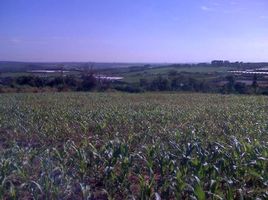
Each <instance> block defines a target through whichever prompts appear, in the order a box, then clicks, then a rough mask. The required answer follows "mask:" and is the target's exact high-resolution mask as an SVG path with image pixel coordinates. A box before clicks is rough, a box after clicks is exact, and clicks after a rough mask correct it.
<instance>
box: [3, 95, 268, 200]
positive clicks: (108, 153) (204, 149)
mask: <svg viewBox="0 0 268 200" xmlns="http://www.w3.org/2000/svg"><path fill="white" fill-rule="evenodd" d="M267 121H268V98H267V97H265V96H253V95H252V96H246V95H245V96H243V95H220V94H197V93H143V94H126V93H82V92H76V93H49V94H47V93H40V94H27V93H24V94H1V96H0V155H1V157H0V199H18V198H20V199H29V198H30V199H31V198H34V199H133V198H134V199H160V198H161V199H200V200H203V199H243V198H244V199H256V198H259V199H267V198H268V134H267V133H268V124H267Z"/></svg>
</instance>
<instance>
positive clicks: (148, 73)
mask: <svg viewBox="0 0 268 200" xmlns="http://www.w3.org/2000/svg"><path fill="white" fill-rule="evenodd" d="M229 70H230V67H205V66H204V67H203V66H200V67H196V66H195V67H166V66H165V67H155V68H145V69H141V70H139V71H134V72H132V71H129V70H127V69H124V71H123V70H121V71H118V72H117V73H116V75H117V76H122V77H124V81H126V82H128V83H137V82H139V80H140V79H141V78H146V79H149V80H152V79H154V78H156V77H157V76H158V75H162V76H164V77H167V76H168V73H169V72H170V71H177V72H178V73H182V72H184V73H200V74H199V75H198V74H194V77H197V78H198V77H199V76H201V79H208V78H210V77H211V75H208V74H207V73H221V74H226V73H227V71H229ZM214 76H215V75H214ZM212 78H213V77H212Z"/></svg>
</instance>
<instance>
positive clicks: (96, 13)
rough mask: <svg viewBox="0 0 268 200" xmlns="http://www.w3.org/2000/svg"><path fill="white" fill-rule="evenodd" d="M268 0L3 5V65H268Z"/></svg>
mask: <svg viewBox="0 0 268 200" xmlns="http://www.w3.org/2000/svg"><path fill="white" fill-rule="evenodd" d="M267 10H268V1H267V0H0V60H5V61H7V60H8V61H34V62H36V61H38V62H52V61H53V62H54V61H82V62H88V61H91V62H92V61H94V62H156V63H157V62H159V63H175V62H176V63H178V62H209V61H211V60H213V59H223V60H230V61H244V62H260V61H268V11H267Z"/></svg>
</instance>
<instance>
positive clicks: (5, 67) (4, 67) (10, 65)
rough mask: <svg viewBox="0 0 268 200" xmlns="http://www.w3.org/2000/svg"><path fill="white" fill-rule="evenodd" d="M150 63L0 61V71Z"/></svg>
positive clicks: (99, 67) (70, 68)
mask: <svg viewBox="0 0 268 200" xmlns="http://www.w3.org/2000/svg"><path fill="white" fill-rule="evenodd" d="M145 65H148V63H91V62H54V63H53V62H47V63H39V62H14V61H0V72H2V73H3V72H25V71H29V70H44V69H61V68H62V67H63V68H64V69H66V70H83V69H84V68H85V67H91V66H92V67H93V68H94V69H109V68H127V67H131V66H145ZM149 65H152V66H163V65H165V64H149Z"/></svg>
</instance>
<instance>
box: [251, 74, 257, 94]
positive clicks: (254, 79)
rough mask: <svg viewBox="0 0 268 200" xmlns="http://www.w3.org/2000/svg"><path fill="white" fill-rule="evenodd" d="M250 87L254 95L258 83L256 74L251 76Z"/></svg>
mask: <svg viewBox="0 0 268 200" xmlns="http://www.w3.org/2000/svg"><path fill="white" fill-rule="evenodd" d="M252 87H253V89H254V93H257V89H258V83H257V75H256V74H254V76H253V81H252Z"/></svg>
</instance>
